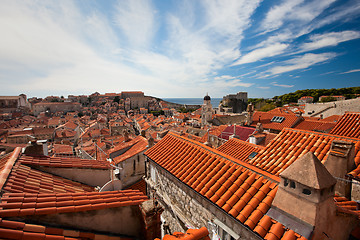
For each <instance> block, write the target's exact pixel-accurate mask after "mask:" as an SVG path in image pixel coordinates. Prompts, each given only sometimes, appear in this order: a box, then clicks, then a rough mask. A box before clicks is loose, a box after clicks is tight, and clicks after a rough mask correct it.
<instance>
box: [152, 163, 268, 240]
mask: <svg viewBox="0 0 360 240" xmlns="http://www.w3.org/2000/svg"><path fill="white" fill-rule="evenodd" d="M146 168H147V175H146V181H147V187H148V191H147V192H148V193H149V194H150V196H149V197H150V198H155V199H157V200H158V201H159V202H160V204H161V205H162V207H163V208H164V209H165V211H164V212H163V213H162V218H163V219H165V221H166V222H167V224H168V225H169V227H170V232H171V233H173V232H174V231H179V232H185V231H186V230H187V229H188V228H200V227H208V226H209V222H212V223H214V220H215V219H217V220H218V221H220V222H221V223H222V225H225V226H226V227H227V228H229V229H231V230H232V231H233V232H234V233H235V234H236V235H238V236H240V238H243V239H261V238H260V237H259V236H258V235H256V234H254V233H253V232H252V231H251V230H249V229H248V228H247V227H245V226H244V225H242V224H241V223H240V222H239V221H237V220H235V219H234V218H233V217H232V216H231V215H229V214H227V213H225V212H224V211H223V210H222V209H220V208H219V207H217V206H216V205H215V204H214V203H212V202H211V201H210V200H208V199H206V198H205V197H203V196H202V195H200V194H199V193H197V192H196V191H195V190H193V189H191V188H190V187H188V186H187V185H185V184H184V183H182V182H181V181H180V180H178V179H177V178H176V177H174V176H173V175H172V174H170V173H168V172H167V171H165V170H164V169H162V168H161V167H159V166H158V165H157V164H155V163H154V162H152V161H151V160H149V161H148V162H147V166H146ZM154 173H155V175H156V176H154ZM219 227H220V225H219ZM223 229H224V228H223Z"/></svg>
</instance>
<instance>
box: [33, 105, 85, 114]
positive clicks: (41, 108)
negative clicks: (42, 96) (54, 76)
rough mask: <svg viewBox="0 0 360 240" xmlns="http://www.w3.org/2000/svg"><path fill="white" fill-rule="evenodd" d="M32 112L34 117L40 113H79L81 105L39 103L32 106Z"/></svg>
mask: <svg viewBox="0 0 360 240" xmlns="http://www.w3.org/2000/svg"><path fill="white" fill-rule="evenodd" d="M32 110H33V113H34V115H35V116H38V115H39V114H40V113H41V112H46V111H48V112H49V113H55V112H73V111H80V110H81V104H80V103H78V102H41V103H36V104H34V105H33V106H32Z"/></svg>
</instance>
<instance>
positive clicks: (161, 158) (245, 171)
mask: <svg viewBox="0 0 360 240" xmlns="http://www.w3.org/2000/svg"><path fill="white" fill-rule="evenodd" d="M145 155H146V156H148V157H149V158H150V159H151V160H152V161H154V162H155V163H157V164H158V165H160V166H161V167H163V168H165V169H166V170H167V171H169V172H170V173H171V174H173V175H174V176H175V177H177V178H178V179H180V180H181V181H182V182H183V183H184V184H187V185H188V186H189V187H191V188H192V189H194V190H195V191H197V192H198V193H200V194H201V195H203V196H204V197H205V198H208V199H209V200H210V201H212V202H213V203H214V204H216V205H217V206H219V207H221V208H222V209H224V211H226V212H227V213H228V214H230V215H232V216H233V217H234V218H236V219H237V220H238V221H240V222H242V223H243V224H245V225H246V226H248V227H249V228H251V229H254V231H255V229H260V230H261V229H263V230H262V231H263V232H262V234H263V237H264V236H265V235H266V234H273V235H274V236H280V235H281V234H280V232H281V230H279V227H278V225H279V224H277V225H276V227H274V229H272V230H271V228H270V226H272V225H273V224H276V223H273V222H272V220H271V219H270V218H269V221H270V223H268V225H269V227H266V226H265V227H263V226H261V225H265V223H264V221H265V220H264V221H263V222H261V218H266V217H267V216H266V215H264V214H265V213H266V212H267V211H268V209H269V208H270V206H271V203H272V201H273V199H274V196H275V193H276V191H277V182H278V181H279V178H278V177H275V176H273V175H271V174H266V173H265V172H263V171H261V170H260V169H257V168H253V167H251V165H248V164H246V163H245V162H241V161H239V160H238V159H235V158H233V157H231V156H228V155H225V154H223V153H222V152H220V151H218V150H216V149H212V148H209V147H207V146H204V145H203V144H200V143H197V142H195V141H192V140H190V139H187V138H184V137H181V136H179V135H176V134H174V133H168V134H167V135H166V136H165V137H164V138H163V139H162V140H161V141H160V142H159V143H157V144H156V145H155V146H154V147H152V148H150V149H149V150H147V151H146V152H145ZM281 227H282V229H283V230H282V233H285V232H286V229H285V227H284V226H283V225H281ZM265 228H266V229H265ZM260 230H258V231H259V232H260ZM255 232H257V231H255ZM259 234H260V233H259ZM282 236H283V235H281V236H280V239H281V238H282ZM299 237H300V236H297V238H299ZM297 238H296V239H297Z"/></svg>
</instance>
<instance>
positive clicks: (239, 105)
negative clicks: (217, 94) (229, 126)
mask: <svg viewBox="0 0 360 240" xmlns="http://www.w3.org/2000/svg"><path fill="white" fill-rule="evenodd" d="M247 102H248V96H247V92H238V93H237V94H229V95H227V96H224V97H223V99H222V101H221V103H220V105H219V109H220V108H223V109H224V108H231V109H232V112H233V113H242V112H243V111H245V110H246V107H247Z"/></svg>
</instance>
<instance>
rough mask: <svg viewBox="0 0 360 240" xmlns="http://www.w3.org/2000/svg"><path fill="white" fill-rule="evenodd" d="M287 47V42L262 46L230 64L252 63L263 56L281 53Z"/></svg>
mask: <svg viewBox="0 0 360 240" xmlns="http://www.w3.org/2000/svg"><path fill="white" fill-rule="evenodd" d="M287 47H288V44H281V43H277V44H274V45H270V46H267V47H264V48H258V49H255V50H253V51H251V52H250V53H248V54H246V55H244V56H242V57H241V58H240V59H239V60H238V61H236V62H235V63H234V64H232V65H233V66H236V65H240V64H244V63H252V62H256V61H259V60H261V59H264V58H268V57H273V56H276V55H279V54H281V53H283V52H284V51H285V49H286V48H287Z"/></svg>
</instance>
